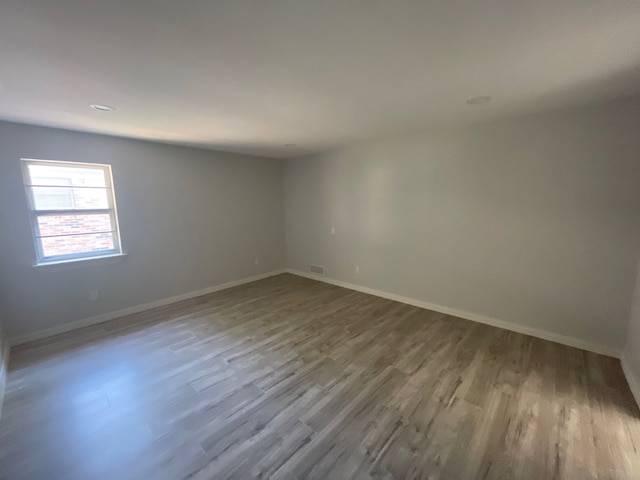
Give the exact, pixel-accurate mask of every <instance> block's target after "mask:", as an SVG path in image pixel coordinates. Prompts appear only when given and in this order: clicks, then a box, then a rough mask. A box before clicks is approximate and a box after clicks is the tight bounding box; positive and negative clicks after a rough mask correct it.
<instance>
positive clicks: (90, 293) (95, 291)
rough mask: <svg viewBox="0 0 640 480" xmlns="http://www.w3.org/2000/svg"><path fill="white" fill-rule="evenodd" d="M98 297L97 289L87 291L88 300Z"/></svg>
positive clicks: (93, 300)
mask: <svg viewBox="0 0 640 480" xmlns="http://www.w3.org/2000/svg"><path fill="white" fill-rule="evenodd" d="M97 299H98V290H91V291H90V292H89V300H91V301H92V302H95V301H96V300H97Z"/></svg>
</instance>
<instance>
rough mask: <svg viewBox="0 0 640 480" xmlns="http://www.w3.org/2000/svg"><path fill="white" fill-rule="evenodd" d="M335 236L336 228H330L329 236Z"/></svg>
mask: <svg viewBox="0 0 640 480" xmlns="http://www.w3.org/2000/svg"><path fill="white" fill-rule="evenodd" d="M335 234H336V227H331V235H335Z"/></svg>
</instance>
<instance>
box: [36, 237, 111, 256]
mask: <svg viewBox="0 0 640 480" xmlns="http://www.w3.org/2000/svg"><path fill="white" fill-rule="evenodd" d="M40 242H41V245H42V253H43V255H44V256H45V257H52V256H55V255H70V254H74V253H86V252H100V251H102V250H113V249H114V248H115V247H114V243H113V233H90V234H87V235H73V236H66V237H43V238H41V239H40Z"/></svg>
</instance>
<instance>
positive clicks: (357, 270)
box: [356, 265, 360, 273]
mask: <svg viewBox="0 0 640 480" xmlns="http://www.w3.org/2000/svg"><path fill="white" fill-rule="evenodd" d="M356 273H360V265H356Z"/></svg>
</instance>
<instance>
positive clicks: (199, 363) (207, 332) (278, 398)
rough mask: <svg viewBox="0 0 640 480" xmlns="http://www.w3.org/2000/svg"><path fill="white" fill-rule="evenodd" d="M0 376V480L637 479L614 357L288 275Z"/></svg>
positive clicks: (101, 335)
mask: <svg viewBox="0 0 640 480" xmlns="http://www.w3.org/2000/svg"><path fill="white" fill-rule="evenodd" d="M9 368H10V372H9V380H8V385H7V396H6V401H5V407H4V413H3V418H2V420H1V421H0V477H1V478H3V479H65V480H67V479H82V480H87V479H116V480H118V479H139V478H148V479H171V480H174V479H183V478H184V479H186V478H188V479H216V480H221V479H225V478H238V479H249V478H270V479H287V480H293V479H306V478H319V479H332V480H333V479H336V480H341V479H348V478H356V479H368V478H380V479H412V478H416V479H417V478H421V479H447V480H449V479H451V480H464V479H501V480H505V479H576V480H588V479H595V478H600V479H616V480H619V479H635V480H638V479H640V412H639V411H638V407H637V406H636V405H635V403H634V401H633V398H632V396H631V393H630V391H629V388H628V386H627V384H626V382H625V380H624V377H623V374H622V371H621V368H620V364H619V362H618V361H617V360H616V359H613V358H609V357H605V356H601V355H596V354H593V353H588V352H585V351H581V350H578V349H574V348H569V347H565V346H562V345H558V344H555V343H552V342H548V341H544V340H539V339H536V338H532V337H529V336H526V335H521V334H517V333H513V332H509V331H506V330H500V329H497V328H493V327H488V326H484V325H481V324H476V323H473V322H469V321H466V320H461V319H458V318H454V317H450V316H446V315H443V314H439V313H434V312H430V311H427V310H422V309H419V308H415V307H411V306H408V305H404V304H401V303H396V302H392V301H388V300H384V299H381V298H377V297H373V296H369V295H365V294H362V293H357V292H353V291H350V290H346V289H342V288H338V287H334V286H330V285H326V284H323V283H319V282H314V281H311V280H307V279H303V278H298V277H294V276H292V275H280V276H277V277H273V278H270V279H267V280H262V281H259V282H255V283H252V284H248V285H244V286H241V287H236V288H233V289H230V290H225V291H222V292H218V293H215V294H211V295H208V296H205V297H200V298H198V299H193V300H188V301H184V302H181V303H178V304H174V305H171V306H168V307H163V308H160V309H156V310H153V311H149V312H144V313H141V314H136V315H131V316H129V317H125V318H122V319H118V320H114V321H111V322H108V323H105V324H101V325H98V326H94V327H89V328H86V329H83V330H79V331H75V332H72V333H69V334H65V335H60V336H57V337H55V338H53V339H48V340H46V341H39V342H34V343H31V344H28V345H24V346H22V347H19V348H16V349H14V350H13V351H12V356H11V361H10V367H9Z"/></svg>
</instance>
